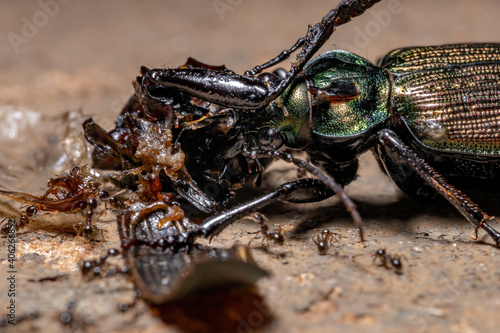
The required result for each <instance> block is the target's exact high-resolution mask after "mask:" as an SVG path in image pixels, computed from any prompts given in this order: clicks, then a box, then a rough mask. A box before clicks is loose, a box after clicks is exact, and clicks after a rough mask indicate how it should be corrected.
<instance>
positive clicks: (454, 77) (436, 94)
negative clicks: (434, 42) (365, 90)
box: [382, 44, 500, 155]
mask: <svg viewBox="0 0 500 333" xmlns="http://www.w3.org/2000/svg"><path fill="white" fill-rule="evenodd" d="M382 66H383V67H385V68H386V69H388V70H389V71H390V72H391V73H392V74H393V76H394V106H395V108H394V110H395V111H394V112H395V113H396V114H397V115H399V116H400V117H401V118H402V119H403V120H404V121H405V122H406V123H407V124H408V126H409V127H410V129H411V130H412V132H413V133H414V134H415V135H416V137H417V138H418V139H419V140H420V141H422V143H423V144H424V145H426V146H428V147H431V148H435V149H440V150H446V151H451V152H459V153H472V154H481V155H499V154H500V44H459V45H443V46H431V47H418V48H406V49H398V50H395V51H393V52H391V53H389V54H388V55H387V56H386V57H385V58H384V60H383V61H382Z"/></svg>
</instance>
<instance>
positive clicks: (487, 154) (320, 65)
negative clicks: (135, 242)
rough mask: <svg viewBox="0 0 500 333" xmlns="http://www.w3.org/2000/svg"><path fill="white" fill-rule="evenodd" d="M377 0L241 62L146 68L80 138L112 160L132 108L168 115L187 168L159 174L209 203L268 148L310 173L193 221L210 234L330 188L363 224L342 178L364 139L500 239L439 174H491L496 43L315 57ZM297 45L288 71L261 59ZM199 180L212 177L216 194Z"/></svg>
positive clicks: (417, 185)
mask: <svg viewBox="0 0 500 333" xmlns="http://www.w3.org/2000/svg"><path fill="white" fill-rule="evenodd" d="M379 1H380V0H371V1H370V0H343V1H342V2H341V3H340V4H339V5H338V6H337V8H335V9H334V10H331V11H330V12H329V13H328V14H327V15H326V16H325V17H324V18H323V19H322V20H321V22H319V23H317V24H315V25H313V26H311V27H309V29H308V32H307V34H306V36H305V37H303V38H300V39H299V40H298V41H297V42H296V43H295V44H294V45H293V46H292V47H291V48H290V49H288V50H285V51H283V52H282V53H281V54H280V55H278V56H277V57H275V58H273V59H271V60H270V61H268V62H267V63H265V64H263V65H261V66H257V67H255V68H253V69H252V70H250V71H247V72H245V74H244V75H238V74H236V73H234V72H233V71H230V70H228V69H227V68H225V67H224V66H210V65H206V64H203V63H201V62H198V61H196V60H193V59H190V60H188V62H187V63H186V64H185V65H184V66H181V67H179V68H175V69H169V68H163V69H148V68H146V67H142V68H141V76H140V77H138V78H137V80H136V81H135V89H136V96H135V97H134V98H133V99H132V100H131V102H130V103H129V104H128V105H127V106H126V107H125V109H124V111H123V112H122V114H121V115H120V117H119V119H118V121H117V128H116V129H115V130H114V131H113V132H111V133H110V134H109V136H110V137H107V138H106V139H105V140H103V139H102V137H103V134H99V135H96V133H102V130H101V129H100V128H99V127H98V126H97V125H96V124H95V123H92V122H88V123H86V124H85V125H84V128H85V132H86V136H87V139H88V140H89V141H90V142H91V143H92V144H94V146H96V147H97V148H98V149H97V150H98V153H99V154H101V156H102V155H106V154H107V155H114V156H115V157H119V158H118V159H120V158H123V156H124V155H123V154H122V153H121V152H119V151H118V150H117V149H115V148H113V146H116V144H115V143H114V142H115V141H116V140H118V137H120V136H123V134H124V133H131V132H133V131H134V125H131V124H132V123H133V119H134V117H136V116H137V117H140V118H144V119H149V120H150V121H167V122H169V124H172V125H171V126H172V131H175V133H174V137H175V144H176V145H177V147H180V149H182V151H183V152H184V153H185V155H186V160H185V167H186V168H185V174H184V176H183V177H178V178H177V179H175V180H173V179H172V178H171V179H170V180H168V179H167V183H168V184H169V185H170V186H171V187H173V189H174V190H175V191H176V192H177V193H178V194H180V195H181V196H183V197H185V198H187V199H188V200H190V201H191V202H192V203H193V204H194V205H195V206H196V207H197V208H198V209H200V210H202V211H205V212H208V213H214V212H217V211H219V210H220V209H221V208H222V207H224V206H225V204H226V203H227V199H228V198H229V197H231V196H233V195H234V194H233V192H234V190H235V189H236V188H237V187H239V186H240V185H241V184H242V183H244V182H245V181H246V180H247V179H248V178H249V177H250V176H252V175H254V174H259V173H260V172H262V170H263V169H264V168H265V166H266V165H267V163H268V162H269V160H271V159H282V160H285V161H287V162H290V163H293V164H295V165H297V166H298V167H299V168H301V169H305V170H307V171H309V172H310V173H311V174H312V175H313V176H316V177H317V179H311V178H304V179H299V180H295V181H293V182H290V183H287V184H284V185H282V186H280V187H278V188H277V189H276V190H275V191H274V192H272V193H270V194H268V195H265V196H263V197H260V198H258V199H256V200H254V201H251V202H249V203H246V204H243V205H241V206H238V207H235V208H233V209H230V210H227V211H224V212H222V213H219V214H216V215H215V216H213V217H211V218H208V219H207V220H205V221H204V222H203V223H202V224H201V225H200V227H199V229H197V230H196V231H193V232H196V233H197V234H198V235H203V236H205V237H209V236H212V235H216V234H218V233H219V232H220V231H221V230H223V229H224V228H225V227H226V226H227V225H228V224H230V223H232V222H234V221H235V220H236V219H237V218H239V217H241V216H242V215H245V214H248V213H249V212H250V211H254V210H257V209H260V208H261V207H263V206H265V205H267V204H270V203H271V202H274V201H276V200H285V201H289V202H312V201H319V200H322V199H325V198H327V197H329V196H332V195H334V194H335V193H336V194H338V195H339V196H340V197H341V199H342V201H343V202H344V204H345V205H346V207H347V209H348V211H349V212H350V213H351V215H352V217H353V220H354V222H355V224H356V226H358V227H359V228H360V230H361V227H362V221H361V217H360V216H359V213H358V212H357V210H356V208H355V205H354V204H353V203H352V201H351V200H350V199H349V198H348V197H347V195H346V194H345V193H344V192H343V187H344V186H345V185H347V184H349V183H350V182H351V181H352V180H353V179H354V178H355V176H356V173H357V169H358V156H359V155H360V154H361V153H363V152H365V151H367V150H370V149H372V150H373V152H374V153H375V155H376V157H377V159H378V160H379V162H380V164H381V165H382V166H383V168H384V170H385V171H386V173H387V174H388V176H389V177H390V178H391V179H392V180H393V181H394V182H395V183H396V184H397V185H398V186H399V188H401V189H402V190H403V191H404V192H405V193H407V194H409V195H415V196H422V195H426V194H429V193H437V194H439V195H441V196H443V197H444V198H445V199H447V200H448V201H449V202H450V203H451V204H452V205H453V206H455V208H456V209H457V210H458V211H459V212H460V213H461V214H462V215H463V216H464V217H465V218H466V219H467V220H468V221H469V222H471V223H472V225H473V226H474V228H475V230H476V236H477V231H478V229H479V228H482V229H483V230H485V231H486V232H487V233H488V234H489V235H490V237H491V238H492V239H493V241H494V243H495V245H496V246H497V247H500V233H499V232H498V231H496V230H495V229H494V228H493V227H491V226H490V225H489V221H490V220H491V219H492V218H491V217H490V216H489V215H488V214H486V213H485V212H483V211H482V210H481V209H480V208H479V207H478V206H477V205H476V204H475V203H474V202H472V201H471V200H470V199H469V198H468V197H467V196H466V195H465V194H463V193H462V192H461V191H460V190H458V189H457V188H456V187H455V186H453V185H452V184H451V183H449V182H448V180H447V178H450V179H451V178H453V179H455V180H462V179H469V178H472V179H474V178H480V179H498V177H499V176H500V175H499V173H498V170H499V169H498V167H499V163H500V159H499V157H500V150H499V148H498V144H499V140H500V139H499V135H500V131H499V127H500V122H499V120H498V118H499V116H500V108H499V107H498V101H497V96H498V95H499V94H500V65H499V64H500V62H499V60H500V44H455V45H440V46H429V47H413V48H404V49H397V50H394V51H392V52H390V53H389V54H387V55H386V56H385V57H384V58H383V59H382V61H381V62H380V64H379V66H376V65H374V64H372V63H371V62H369V61H368V60H366V59H363V58H361V57H359V56H357V55H355V54H352V53H349V52H346V51H341V50H334V51H330V52H326V53H324V54H322V55H319V56H317V57H316V58H314V59H312V57H313V55H314V54H315V53H316V52H317V51H318V49H319V48H320V47H321V46H322V45H323V44H324V43H325V42H326V41H327V40H328V38H329V37H330V36H331V34H332V33H333V31H334V29H335V27H337V26H339V25H341V24H344V23H347V22H349V21H350V20H351V19H352V18H354V17H356V16H358V15H361V14H362V13H364V12H365V11H366V10H367V9H368V8H370V7H371V6H373V5H374V4H376V3H377V2H379ZM300 47H302V49H301V51H300V52H299V53H298V55H297V60H296V61H295V62H294V63H293V64H292V66H291V68H290V69H289V70H288V71H285V70H277V71H275V72H273V73H268V72H263V70H265V69H266V68H269V67H271V66H273V65H276V64H278V63H280V62H282V61H284V60H285V59H287V58H288V57H289V55H290V54H291V53H293V52H294V51H296V50H298V49H299V48H300ZM127 135H129V134H126V135H125V136H127ZM196 138H198V139H196ZM200 138H201V139H200ZM197 140H200V141H197ZM193 141H194V142H195V143H194V144H193V143H192V142H193ZM110 142H112V143H111V144H110ZM204 142H206V143H207V145H206V146H205V147H203V145H201V144H202V143H204ZM213 142H217V144H213ZM291 149H295V150H301V151H304V152H306V153H307V154H308V155H309V156H310V159H311V163H309V162H306V161H304V160H300V159H298V158H296V157H294V156H293V154H292V153H291ZM110 152H111V153H110ZM203 156H209V157H210V158H209V159H208V161H207V160H204V159H203V158H202V157H203ZM129 160H131V161H132V160H133V157H131V158H129ZM202 160H204V162H203V163H204V164H201V165H200V164H199V163H201V161H202ZM135 163H139V164H140V162H137V161H136V162H135ZM167 178H168V177H167ZM198 183H199V184H202V185H206V186H209V185H212V186H214V187H215V189H216V191H214V193H215V194H210V193H208V192H207V191H204V190H203V189H201V188H200V186H199V184H198ZM235 184H237V186H234V187H232V185H235ZM202 187H203V186H202ZM221 191H222V192H223V194H222V195H221ZM361 239H362V240H363V236H362V233H361Z"/></svg>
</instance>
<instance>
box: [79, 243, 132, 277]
mask: <svg viewBox="0 0 500 333" xmlns="http://www.w3.org/2000/svg"><path fill="white" fill-rule="evenodd" d="M119 254H120V251H119V250H117V249H109V250H108V253H107V254H103V255H102V256H101V257H100V258H99V259H95V260H85V261H84V262H83V263H82V266H81V272H82V275H83V276H87V277H97V276H99V275H101V273H102V272H103V266H104V264H105V263H106V260H107V259H108V257H110V256H113V257H116V256H118V255H119ZM118 273H123V274H127V273H128V268H127V267H123V268H122V269H120V270H119V269H118V268H116V267H114V268H112V269H111V270H110V271H109V272H107V275H114V274H118Z"/></svg>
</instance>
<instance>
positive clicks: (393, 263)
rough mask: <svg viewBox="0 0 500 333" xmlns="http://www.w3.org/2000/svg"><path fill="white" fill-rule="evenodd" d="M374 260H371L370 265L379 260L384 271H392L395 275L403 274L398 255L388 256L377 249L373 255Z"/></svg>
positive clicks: (383, 251)
mask: <svg viewBox="0 0 500 333" xmlns="http://www.w3.org/2000/svg"><path fill="white" fill-rule="evenodd" d="M374 256H375V258H373V262H372V264H373V263H374V262H375V260H377V258H378V259H379V260H380V263H381V266H384V267H385V269H394V272H396V274H403V264H402V263H401V257H400V256H399V255H395V256H392V257H391V256H390V255H389V254H387V253H386V252H385V250H383V249H379V250H377V251H376V252H375V254H374Z"/></svg>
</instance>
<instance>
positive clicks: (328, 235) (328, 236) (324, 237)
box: [312, 229, 335, 256]
mask: <svg viewBox="0 0 500 333" xmlns="http://www.w3.org/2000/svg"><path fill="white" fill-rule="evenodd" d="M334 236H335V234H334V233H333V232H331V231H330V230H328V229H323V230H321V231H317V230H316V235H315V236H314V237H313V239H312V241H313V242H314V244H316V246H317V247H318V252H319V254H320V255H322V256H323V255H325V254H326V251H328V247H329V246H330V244H331V242H332V240H333V239H334Z"/></svg>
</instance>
